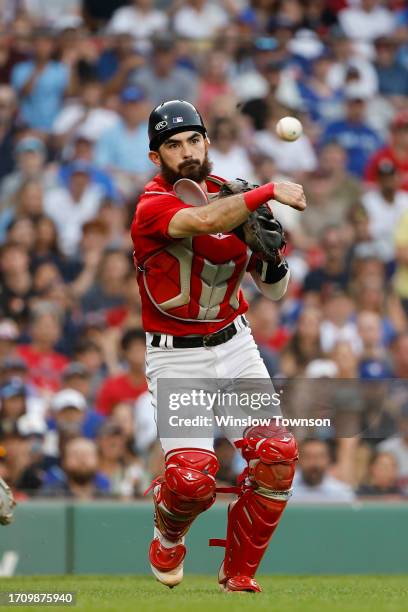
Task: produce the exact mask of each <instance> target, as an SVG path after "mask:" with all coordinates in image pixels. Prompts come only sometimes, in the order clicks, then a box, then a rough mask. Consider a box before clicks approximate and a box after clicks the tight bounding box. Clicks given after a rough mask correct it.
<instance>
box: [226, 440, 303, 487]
mask: <svg viewBox="0 0 408 612" xmlns="http://www.w3.org/2000/svg"><path fill="white" fill-rule="evenodd" d="M272 433H273V435H272V436H271V437H260V436H259V437H258V435H251V432H249V436H248V437H246V438H244V439H243V440H240V441H239V442H238V443H236V446H237V447H238V448H242V455H243V456H244V458H245V459H246V460H247V461H248V469H247V472H246V476H247V477H248V478H249V480H250V481H251V482H252V484H253V485H255V490H256V491H257V492H258V493H260V494H262V495H264V496H266V497H272V498H275V499H288V498H289V497H290V495H291V486H292V482H293V477H294V475H295V462H296V461H297V459H298V457H299V452H298V446H297V443H296V440H295V438H294V436H293V434H291V433H289V432H287V431H277V432H272Z"/></svg>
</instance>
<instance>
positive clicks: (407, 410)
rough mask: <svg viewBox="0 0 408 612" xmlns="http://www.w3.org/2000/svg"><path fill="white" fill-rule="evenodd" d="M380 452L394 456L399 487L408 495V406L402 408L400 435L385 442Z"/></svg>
mask: <svg viewBox="0 0 408 612" xmlns="http://www.w3.org/2000/svg"><path fill="white" fill-rule="evenodd" d="M378 450H379V451H381V452H385V453H390V454H391V455H393V456H394V457H395V459H396V461H397V464H398V485H399V487H400V488H401V490H402V491H403V493H404V495H408V404H406V403H405V404H404V405H403V406H402V407H401V412H400V416H399V422H398V434H397V435H395V436H393V437H391V438H389V439H388V440H384V441H383V442H381V443H380V444H379V445H378Z"/></svg>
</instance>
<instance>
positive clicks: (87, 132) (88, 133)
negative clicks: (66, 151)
mask: <svg viewBox="0 0 408 612" xmlns="http://www.w3.org/2000/svg"><path fill="white" fill-rule="evenodd" d="M79 140H86V141H87V142H92V143H94V142H96V141H97V140H98V136H97V134H96V133H95V130H92V129H90V128H89V127H87V126H83V127H81V128H80V129H79V130H78V131H77V132H76V133H75V136H74V142H78V141H79Z"/></svg>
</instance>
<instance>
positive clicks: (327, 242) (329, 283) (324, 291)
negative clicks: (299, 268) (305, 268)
mask: <svg viewBox="0 0 408 612" xmlns="http://www.w3.org/2000/svg"><path fill="white" fill-rule="evenodd" d="M321 247H322V249H323V252H324V262H323V265H321V266H319V267H316V268H315V269H312V270H310V272H309V273H308V274H307V276H306V278H305V280H304V284H303V289H304V291H305V292H311V293H319V294H320V296H321V298H322V299H323V300H324V299H325V298H327V297H328V296H329V295H331V294H332V293H333V292H334V291H337V290H344V289H346V288H347V283H348V271H347V269H346V258H345V254H346V253H345V248H346V238H345V234H344V231H343V230H342V228H338V227H334V226H331V227H327V228H326V229H325V230H324V231H323V232H322V235H321Z"/></svg>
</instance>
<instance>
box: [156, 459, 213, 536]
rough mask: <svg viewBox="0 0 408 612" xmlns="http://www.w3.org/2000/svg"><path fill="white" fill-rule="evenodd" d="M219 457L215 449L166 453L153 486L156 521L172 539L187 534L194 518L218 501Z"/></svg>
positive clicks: (164, 533) (163, 532)
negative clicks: (159, 477)
mask: <svg viewBox="0 0 408 612" xmlns="http://www.w3.org/2000/svg"><path fill="white" fill-rule="evenodd" d="M218 468H219V465H218V460H217V457H216V456H215V454H214V453H213V452H212V451H209V450H204V449H195V448H183V449H177V450H173V451H170V452H169V453H167V455H166V468H165V471H164V477H163V479H162V481H161V483H160V484H158V485H157V486H156V487H155V488H154V502H155V506H156V512H155V521H156V525H157V527H158V528H159V530H160V531H161V533H162V534H163V535H164V536H165V537H166V538H167V539H169V540H171V541H177V540H179V539H180V538H181V537H182V536H184V535H185V534H186V533H187V531H188V529H189V528H190V525H191V524H192V522H193V521H194V519H195V518H196V517H197V516H198V515H199V514H200V513H201V512H203V511H204V510H207V508H209V507H210V506H211V505H212V504H213V503H214V501H215V474H216V473H217V471H218Z"/></svg>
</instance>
